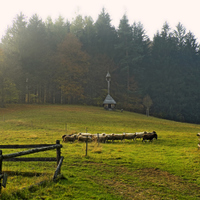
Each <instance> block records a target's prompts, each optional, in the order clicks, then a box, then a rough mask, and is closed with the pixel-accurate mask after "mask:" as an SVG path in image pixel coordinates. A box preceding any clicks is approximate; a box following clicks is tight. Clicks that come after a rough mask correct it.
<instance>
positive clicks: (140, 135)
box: [62, 131, 158, 143]
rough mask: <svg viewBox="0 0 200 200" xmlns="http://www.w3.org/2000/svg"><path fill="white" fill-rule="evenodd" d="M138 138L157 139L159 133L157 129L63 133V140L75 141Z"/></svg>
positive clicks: (104, 141) (145, 139)
mask: <svg viewBox="0 0 200 200" xmlns="http://www.w3.org/2000/svg"><path fill="white" fill-rule="evenodd" d="M137 138H140V139H142V142H143V141H147V140H149V141H151V142H152V140H153V139H154V138H155V139H157V138H158V136H157V133H156V132H155V131H153V132H146V131H144V132H136V133H122V134H115V133H111V134H105V133H102V134H99V133H97V134H91V133H78V134H71V135H63V136H62V139H63V142H74V141H75V140H78V141H81V142H86V141H87V142H92V141H96V142H101V143H106V142H108V141H112V142H114V141H115V140H121V141H123V140H136V139H137Z"/></svg>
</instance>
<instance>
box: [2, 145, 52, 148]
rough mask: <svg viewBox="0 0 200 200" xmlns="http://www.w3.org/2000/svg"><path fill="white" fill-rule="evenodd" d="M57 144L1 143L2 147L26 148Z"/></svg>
mask: <svg viewBox="0 0 200 200" xmlns="http://www.w3.org/2000/svg"><path fill="white" fill-rule="evenodd" d="M52 145H55V144H30V145H29V144H28V145H23V144H22V145H18V144H13V145H0V149H26V148H38V147H49V146H52Z"/></svg>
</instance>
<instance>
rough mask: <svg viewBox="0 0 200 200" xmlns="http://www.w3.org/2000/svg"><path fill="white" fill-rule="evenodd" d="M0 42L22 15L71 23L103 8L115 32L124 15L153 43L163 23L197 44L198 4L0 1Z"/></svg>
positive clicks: (171, 0)
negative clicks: (181, 30)
mask: <svg viewBox="0 0 200 200" xmlns="http://www.w3.org/2000/svg"><path fill="white" fill-rule="evenodd" d="M0 2H1V6H0V38H1V37H2V35H4V34H5V31H6V29H7V26H11V25H12V22H13V19H14V18H15V17H16V15H17V14H19V13H20V12H22V13H23V14H24V15H25V16H27V17H28V18H30V17H31V16H32V15H33V14H35V13H37V14H38V15H39V16H40V17H41V18H42V19H43V20H45V19H46V18H47V17H48V16H51V17H52V19H56V18H58V17H59V15H61V16H63V17H64V18H65V19H68V20H69V21H71V20H72V19H73V18H75V17H76V16H77V15H78V14H81V15H82V16H91V17H92V18H93V20H94V21H96V19H97V18H98V15H99V14H100V13H101V10H102V8H103V7H104V8H105V10H106V12H108V13H109V14H110V18H111V20H112V22H111V23H112V24H113V25H114V26H115V27H116V28H117V27H118V25H119V22H120V19H121V18H122V16H123V15H124V14H125V13H126V15H127V17H128V19H129V24H131V25H132V24H133V22H139V21H140V22H141V23H142V24H143V26H144V29H145V30H146V33H147V35H148V36H149V37H150V38H151V39H152V38H153V35H154V34H156V32H157V31H158V30H159V31H160V30H161V28H162V26H163V24H164V22H165V21H167V22H168V23H169V25H170V26H171V28H172V29H174V28H175V26H176V25H177V24H178V22H181V23H182V24H183V25H184V27H185V28H186V30H187V32H188V31H191V32H192V33H193V34H194V35H195V36H196V38H197V39H198V42H200V0H190V1H188V0H122V1H117V0H0Z"/></svg>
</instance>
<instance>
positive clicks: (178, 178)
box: [0, 105, 200, 199]
mask: <svg viewBox="0 0 200 200" xmlns="http://www.w3.org/2000/svg"><path fill="white" fill-rule="evenodd" d="M86 130H87V132H90V133H103V132H105V133H123V132H139V131H153V130H154V131H156V132H157V134H158V140H157V141H156V140H155V141H153V142H152V143H149V142H146V143H142V141H141V140H139V139H138V140H137V141H129V140H126V141H124V142H118V141H117V142H114V143H112V142H109V143H106V144H100V145H99V146H98V144H95V143H89V146H88V156H85V146H86V145H85V143H80V142H79V143H78V142H77V141H75V143H62V138H61V137H62V135H63V134H66V133H67V134H70V133H75V132H85V131H86ZM199 130H200V125H197V124H189V123H179V122H174V121H169V120H163V119H158V118H155V117H146V116H145V115H141V114H136V113H132V112H126V111H124V112H120V111H105V110H104V109H103V108H102V107H93V106H76V105H63V106H62V105H8V106H7V107H6V108H3V109H0V134H1V142H0V144H1V145H2V144H39V143H40V144H43V143H46V144H50V143H54V144H55V141H56V140H61V144H62V145H63V148H62V155H63V156H64V162H63V165H62V170H61V172H62V174H63V176H64V179H61V180H59V181H58V182H52V181H47V182H45V184H43V185H41V186H34V187H32V188H31V189H28V187H29V186H30V185H32V184H35V183H38V182H40V181H43V180H49V179H50V178H52V174H53V173H54V170H55V166H56V163H53V162H51V163H44V162H39V163H37V162H19V163H17V162H15V163H14V162H4V163H3V169H2V170H3V171H7V172H10V173H9V174H8V183H7V187H6V189H4V188H3V189H2V195H1V199H199V198H200V196H199V189H200V178H199V177H200V172H199V164H200V155H199V154H200V150H199V151H198V149H197V143H198V138H197V136H196V134H197V133H198V132H199ZM10 151H11V150H3V153H4V152H5V153H9V152H10ZM17 151H19V150H17ZM47 154H48V156H49V155H50V156H52V155H55V151H52V152H49V153H42V155H41V154H39V155H38V156H46V155H47ZM40 173H41V174H42V175H40V176H37V175H36V174H40ZM27 174H29V176H28V175H27ZM30 174H32V175H30ZM44 174H45V175H44ZM22 188H26V189H23V190H22Z"/></svg>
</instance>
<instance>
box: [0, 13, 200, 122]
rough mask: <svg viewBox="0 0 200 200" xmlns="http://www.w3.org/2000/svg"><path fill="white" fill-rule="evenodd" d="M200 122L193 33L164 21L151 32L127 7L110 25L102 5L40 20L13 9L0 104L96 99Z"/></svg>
mask: <svg viewBox="0 0 200 200" xmlns="http://www.w3.org/2000/svg"><path fill="white" fill-rule="evenodd" d="M108 71H109V72H110V74H111V96H112V97H113V98H114V99H115V101H116V102H117V108H118V109H122V108H123V109H124V110H127V111H134V112H138V113H146V112H147V111H148V112H147V113H148V114H150V115H152V116H156V117H161V118H165V119H171V120H176V121H182V122H190V123H200V55H199V44H198V42H197V40H196V39H195V35H194V34H193V33H191V32H190V31H189V32H187V30H186V28H185V27H184V25H182V24H181V23H178V24H177V26H176V28H175V30H172V29H170V25H169V24H168V23H167V22H165V23H164V24H163V27H161V30H158V32H157V33H155V35H154V38H153V39H152V40H150V39H149V37H148V35H146V32H145V28H144V27H143V25H142V24H141V23H140V22H135V23H133V24H129V20H128V18H127V16H126V15H124V16H122V18H121V20H120V22H119V26H118V27H117V28H115V27H114V26H112V25H111V17H110V15H109V13H107V12H106V11H105V9H102V11H101V13H100V14H99V16H98V18H97V20H96V21H94V20H93V19H92V18H91V17H90V16H86V17H82V16H81V15H78V16H77V17H76V18H75V19H73V20H72V21H71V22H70V21H68V20H67V19H64V18H63V17H62V16H59V17H58V18H57V19H56V20H55V21H53V20H52V19H51V17H48V18H47V19H46V20H45V21H43V20H42V19H41V18H40V17H39V16H38V15H37V14H35V15H33V16H32V17H31V18H29V19H27V17H26V16H25V15H24V14H23V13H20V14H18V15H17V16H16V17H15V18H14V20H13V24H12V26H11V27H9V28H8V29H7V31H6V33H5V35H4V36H3V38H2V41H1V43H0V106H1V107H5V105H6V104H8V103H38V104H46V103H48V104H86V105H95V106H102V103H103V100H104V99H105V97H106V95H107V82H106V74H107V72H108Z"/></svg>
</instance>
